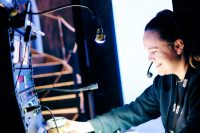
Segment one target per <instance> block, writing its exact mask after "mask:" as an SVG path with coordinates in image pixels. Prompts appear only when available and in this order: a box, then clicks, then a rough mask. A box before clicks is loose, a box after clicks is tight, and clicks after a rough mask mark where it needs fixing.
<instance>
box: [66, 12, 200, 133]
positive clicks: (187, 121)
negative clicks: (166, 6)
mask: <svg viewBox="0 0 200 133" xmlns="http://www.w3.org/2000/svg"><path fill="white" fill-rule="evenodd" d="M194 19H195V17H193V16H192V14H189V13H187V12H181V13H174V12H172V11H170V10H163V11H160V12H159V13H158V14H157V15H156V16H155V17H154V18H153V19H152V20H151V21H150V22H149V23H148V24H147V25H146V27H145V32H144V37H143V42H144V48H145V49H146V50H147V52H148V59H149V61H150V62H153V64H154V66H155V67H156V70H157V71H158V76H156V77H155V79H154V81H153V84H152V85H151V86H149V87H148V88H147V89H146V90H145V91H144V92H143V93H142V94H141V95H140V96H139V97H138V98H137V99H136V100H135V101H133V102H131V103H130V104H127V105H124V106H123V107H118V108H115V109H112V110H111V111H110V112H108V113H105V114H103V115H100V116H97V117H96V118H94V119H91V120H89V121H87V122H76V121H70V120H69V121H68V122H67V125H66V128H65V131H66V133H67V132H73V131H74V133H86V132H92V131H95V133H113V132H116V131H121V132H124V131H126V130H127V129H129V128H131V127H133V126H137V125H139V124H141V123H144V122H147V121H149V120H152V119H155V118H158V117H159V116H161V119H162V122H163V126H164V127H165V131H166V133H174V132H175V133H197V132H199V131H198V130H199V127H200V68H199V65H200V48H199V46H198V45H200V44H199V39H198V38H199V37H198V35H199V34H198V32H199V31H200V29H199V28H198V25H200V23H198V22H197V21H196V20H194ZM193 20H194V21H193Z"/></svg>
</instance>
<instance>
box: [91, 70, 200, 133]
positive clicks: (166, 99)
mask: <svg viewBox="0 0 200 133" xmlns="http://www.w3.org/2000/svg"><path fill="white" fill-rule="evenodd" d="M186 75H187V78H188V83H187V85H186V88H185V89H186V93H185V96H184V103H183V109H182V112H181V115H180V116H179V117H178V120H177V124H176V128H175V133H199V132H200V131H198V129H199V128H200V71H199V70H197V69H193V68H189V69H188V71H187V74H186ZM176 81H177V76H175V75H166V76H159V75H158V76H156V77H155V79H154V81H153V84H152V85H151V86H149V87H148V88H147V89H146V90H145V91H144V92H143V93H142V94H141V95H140V96H139V97H138V98H136V100H135V101H133V102H131V103H130V104H127V105H125V106H123V107H118V108H116V109H112V110H111V111H110V112H108V113H105V114H103V115H101V116H97V117H96V118H95V119H92V120H89V122H91V124H92V125H93V127H94V128H95V133H113V132H115V131H117V130H120V131H122V132H124V131H126V130H127V129H129V128H131V127H133V126H137V125H139V124H142V123H144V122H147V121H149V120H152V119H155V118H158V117H159V116H161V119H162V123H163V126H164V127H165V129H166V131H167V130H168V129H167V128H166V125H167V121H169V120H170V119H172V118H169V117H168V116H169V112H170V111H172V106H173V103H174V102H173V101H174V97H175V91H174V90H175V89H176Z"/></svg>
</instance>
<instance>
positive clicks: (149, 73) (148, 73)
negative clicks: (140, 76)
mask: <svg viewBox="0 0 200 133" xmlns="http://www.w3.org/2000/svg"><path fill="white" fill-rule="evenodd" d="M152 64H153V62H151V64H150V66H149V68H148V71H147V77H148V78H151V77H152V76H153V73H151V72H150V68H151V66H152Z"/></svg>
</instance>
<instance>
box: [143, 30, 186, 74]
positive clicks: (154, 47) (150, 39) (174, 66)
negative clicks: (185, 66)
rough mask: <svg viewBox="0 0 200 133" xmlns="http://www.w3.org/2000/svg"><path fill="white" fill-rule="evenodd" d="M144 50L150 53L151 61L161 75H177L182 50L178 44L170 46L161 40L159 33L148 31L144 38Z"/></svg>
mask: <svg viewBox="0 0 200 133" xmlns="http://www.w3.org/2000/svg"><path fill="white" fill-rule="evenodd" d="M143 43H144V48H145V49H146V50H147V52H148V59H149V61H151V62H153V64H154V66H155V67H156V70H157V71H158V74H159V75H168V74H177V70H179V69H178V68H179V66H180V64H181V57H180V56H181V53H182V51H181V48H180V46H179V45H178V47H177V46H176V42H175V43H174V44H171V45H169V44H168V42H167V41H164V40H161V39H160V36H159V33H158V32H155V31H151V30H147V31H145V33H144V37H143Z"/></svg>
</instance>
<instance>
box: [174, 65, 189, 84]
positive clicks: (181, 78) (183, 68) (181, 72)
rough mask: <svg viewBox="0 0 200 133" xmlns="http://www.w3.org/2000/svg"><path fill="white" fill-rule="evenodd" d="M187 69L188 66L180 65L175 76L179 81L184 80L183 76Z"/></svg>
mask: <svg viewBox="0 0 200 133" xmlns="http://www.w3.org/2000/svg"><path fill="white" fill-rule="evenodd" d="M187 69H188V64H184V65H181V66H180V67H179V69H178V71H177V76H178V78H179V81H183V80H184V78H185V75H186V72H187Z"/></svg>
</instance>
